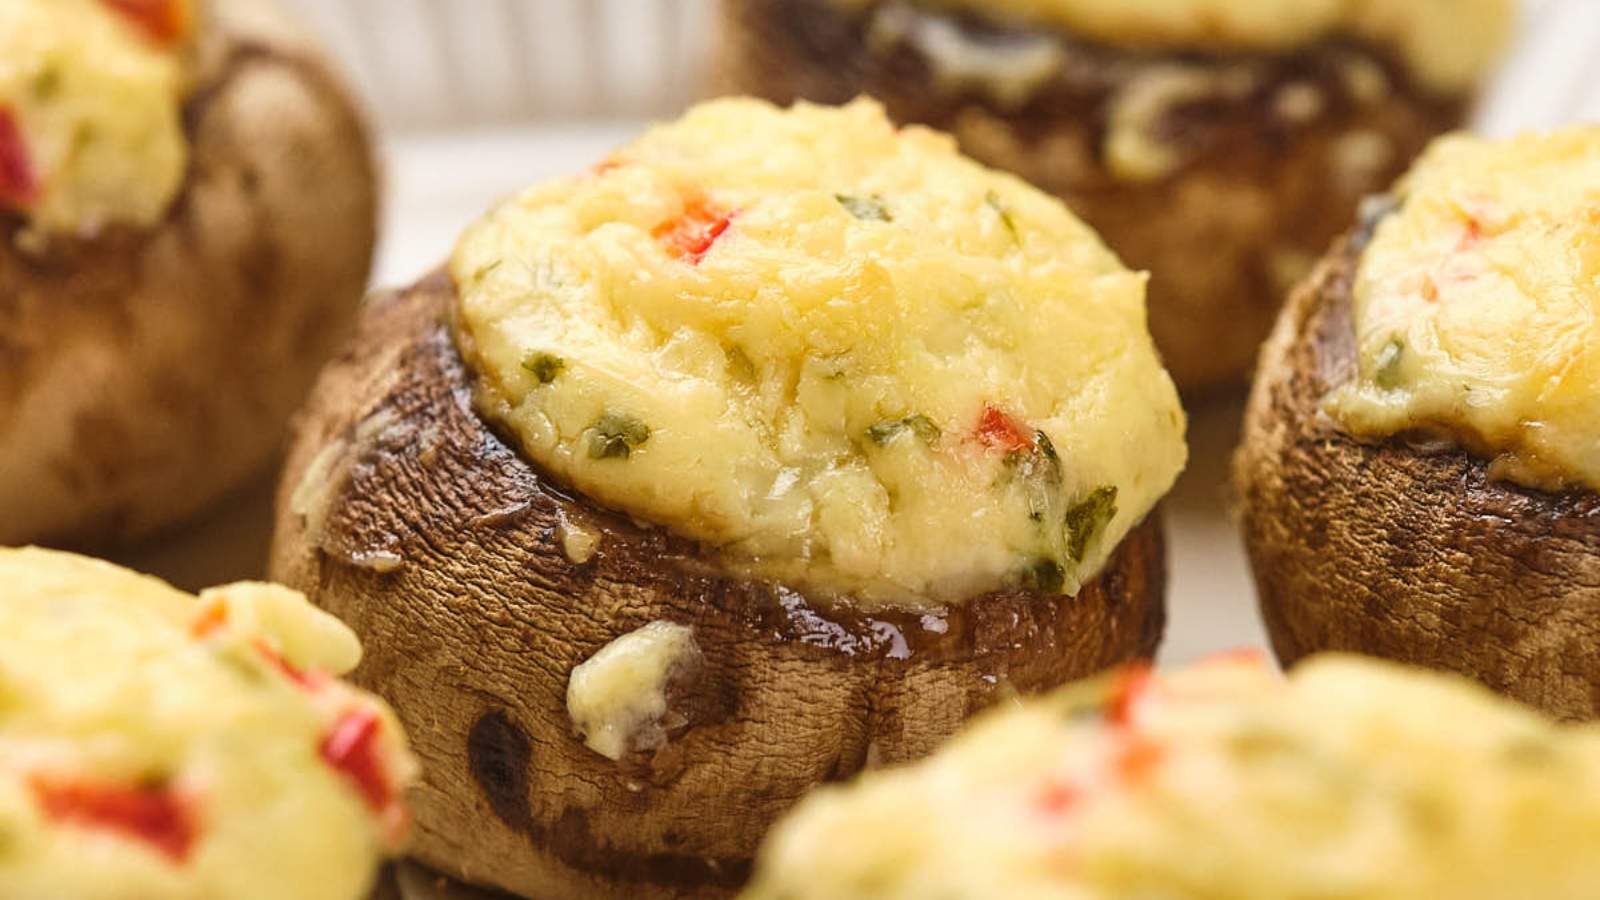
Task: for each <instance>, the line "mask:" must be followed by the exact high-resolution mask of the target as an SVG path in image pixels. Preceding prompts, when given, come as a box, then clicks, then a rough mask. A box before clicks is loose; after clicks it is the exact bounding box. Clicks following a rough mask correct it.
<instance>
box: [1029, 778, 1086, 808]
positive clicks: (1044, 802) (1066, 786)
mask: <svg viewBox="0 0 1600 900" xmlns="http://www.w3.org/2000/svg"><path fill="white" fill-rule="evenodd" d="M1081 800H1083V789H1082V788H1081V787H1079V786H1078V785H1076V784H1070V783H1068V782H1065V781H1051V782H1049V783H1047V784H1045V786H1044V790H1042V791H1040V792H1039V798H1038V800H1037V801H1035V805H1036V806H1037V807H1038V809H1039V811H1040V812H1042V813H1044V814H1045V815H1048V816H1059V815H1061V814H1063V813H1065V812H1067V811H1068V810H1070V809H1072V808H1073V807H1074V806H1077V805H1078V803H1079V801H1081Z"/></svg>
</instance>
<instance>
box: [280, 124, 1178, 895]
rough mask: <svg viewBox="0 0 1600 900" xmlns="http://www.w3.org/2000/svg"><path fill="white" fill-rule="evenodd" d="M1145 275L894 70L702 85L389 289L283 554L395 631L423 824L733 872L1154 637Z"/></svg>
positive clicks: (645, 863) (396, 680)
mask: <svg viewBox="0 0 1600 900" xmlns="http://www.w3.org/2000/svg"><path fill="white" fill-rule="evenodd" d="M1143 298H1144V277H1143V276H1142V275H1139V274H1136V273H1133V272H1130V271H1128V270H1127V269H1125V268H1124V267H1123V266H1122V265H1121V264H1120V263H1119V262H1118V261H1117V259H1116V258H1115V257H1114V256H1113V255H1112V254H1111V253H1110V252H1109V251H1108V250H1107V249H1106V248H1105V247H1104V246H1103V245H1102V244H1101V243H1100V242H1099V241H1098V239H1097V238H1096V237H1095V236H1094V234H1093V233H1092V232H1091V231H1090V230H1089V229H1088V228H1087V227H1085V226H1084V225H1083V224H1081V223H1080V222H1079V221H1078V220H1076V219H1075V218H1073V217H1072V216H1071V214H1070V213H1068V212H1067V211H1066V210H1065V208H1063V207H1062V206H1061V204H1060V203H1059V202H1057V201H1055V200H1053V199H1051V198H1049V197H1046V196H1045V195H1043V194H1041V193H1039V192H1037V191H1035V190H1033V189H1032V188H1030V187H1028V186H1027V185H1025V184H1024V183H1022V182H1021V181H1019V180H1017V179H1015V178H1012V177H1010V176H1006V175H1001V174H998V173H995V172H992V171H989V170H987V169H984V168H982V167H981V166H979V165H977V164H975V163H973V162H971V161H969V160H966V159H965V158H963V157H961V156H960V155H959V154H958V153H957V152H956V151H955V148H954V144H953V142H951V141H950V140H949V139H948V138H946V137H944V136H942V135H939V134H936V133H934V132H931V131H927V130H924V129H921V128H910V129H905V130H897V129H896V128H894V127H893V126H892V125H891V124H890V123H889V122H888V120H887V119H886V118H885V117H884V115H883V113H882V111H881V109H880V108H879V107H878V106H877V105H875V104H873V103H871V102H866V101H862V102H858V103H855V104H852V105H850V106H847V107H843V108H825V107H815V106H808V105H800V106H797V107H796V108H794V109H792V110H782V109H779V108H777V107H773V106H770V105H767V104H765V103H760V102H757V101H749V100H728V101H721V102H716V103H712V104H708V105H705V106H703V107H699V108H696V109H695V110H693V111H691V112H690V113H688V114H687V115H686V116H685V117H684V118H683V119H682V120H680V121H678V122H676V123H673V124H668V125H664V126H661V127H658V128H656V129H653V130H651V131H650V132H648V133H647V134H646V135H644V136H643V137H642V138H640V139H639V140H638V141H636V142H635V143H633V144H630V145H628V146H626V147H623V148H622V149H620V150H618V151H617V152H615V153H614V154H613V155H611V156H610V157H609V158H608V159H605V160H603V161H602V162H600V163H599V164H598V165H596V166H594V167H593V168H592V169H591V170H590V171H588V172H586V173H583V174H580V175H576V176H573V177H569V178H564V179H561V180H558V181H555V182H553V183H550V184H546V185H544V186H541V187H538V188H535V189H533V190H531V191H529V192H527V193H525V194H523V195H521V196H519V197H516V198H514V199H511V200H509V201H507V202H505V203H504V204H502V205H501V206H499V207H498V208H496V209H495V210H493V211H492V212H490V213H489V214H488V215H487V216H485V217H484V218H483V219H482V220H481V221H480V222H478V223H477V224H475V225H474V226H472V227H471V228H470V229H469V230H468V231H467V232H466V234H465V235H464V236H463V237H462V239H461V240H460V242H459V244H458V246H457V247H456V250H455V252H454V254H453V255H452V257H451V258H450V261H449V265H448V267H447V268H446V269H444V270H443V271H440V272H437V273H435V274H433V275H431V276H429V277H427V278H425V279H424V280H422V281H421V282H419V283H418V284H416V285H414V286H412V287H410V288H407V289H405V290H401V291H398V292H394V293H390V294H384V295H381V296H378V297H376V298H374V299H373V300H372V301H371V302H370V303H369V304H368V306H367V309H366V312H365V313H364V316H363V320H362V322H361V325H360V328H359V330H358V334H357V336H356V338H355V340H354V343H353V344H352V345H351V347H350V348H349V349H348V350H347V351H346V352H345V353H344V355H343V356H341V357H340V359H339V360H338V361H337V362H336V363H334V364H333V365H332V366H330V368H329V369H328V370H327V371H326V372H325V374H324V376H323V377H322V379H321V381H320V383H319V385H318V386H317V388H316V390H315V391H314V393H313V399H312V402H311V405H310V407H309V408H308V409H307V410H306V412H305V414H304V416H303V418H302V420H301V422H300V425H299V430H298V435H297V438H296V441H295V444H294V448H293V452H292V454H291V456H290V460H289V465H288V469H287V472H286V473H285V479H284V482H283V487H282V489H281V492H280V508H279V519H278V532H277V537H276V541H275V546H274V553H273V570H274V572H275V573H276V574H277V575H278V576H279V577H281V578H283V579H285V580H286V581H287V582H288V583H290V584H293V585H297V586H300V587H302V588H303V589H305V590H307V591H308V592H309V593H310V594H311V596H313V598H314V599H315V601H316V602H317V603H319V604H321V605H323V606H324V607H326V608H327V609H329V610H332V611H334V612H335V613H336V614H338V615H340V616H341V617H344V618H345V619H346V621H348V622H350V623H351V624H352V625H353V627H355V629H356V630H357V632H358V633H360V634H361V636H362V638H363V642H364V643H365V644H366V646H367V650H368V655H367V659H366V662H365V663H364V664H363V666H362V668H361V670H360V672H359V673H358V675H357V678H358V680H360V681H361V683H363V684H365V685H367V686H368V687H371V688H374V689H376V690H378V691H379V692H381V693H383V694H384V695H385V696H386V697H389V698H390V699H391V700H392V701H394V702H395V703H396V704H397V708H398V709H399V710H400V712H401V716H402V719H403V720H404V721H405V722H406V724H407V727H408V728H409V729H410V730H411V731H412V732H413V733H414V734H415V736H416V742H417V747H418V751H419V754H420V755H421V756H422V758H423V760H424V761H425V763H426V766H427V776H426V787H425V788H424V789H423V790H422V791H421V792H420V794H419V797H418V801H417V806H416V810H417V824H418V829H419V839H418V842H417V853H418V855H419V857H420V858H421V859H422V860H423V861H424V862H426V863H428V864H430V865H433V866H436V867H438V868H440V869H442V870H443V871H445V872H446V873H447V874H451V875H457V876H461V877H463V878H464V879H466V880H468V881H472V882H477V883H480V884H490V885H495V886H498V887H501V888H505V889H508V890H511V891H514V892H517V893H521V894H524V895H529V896H550V895H555V896H597V897H598V896H614V897H654V896H678V895H681V894H683V893H693V894H694V895H695V896H716V895H726V894H727V893H729V892H731V891H732V890H734V889H735V888H736V887H737V886H738V885H739V884H740V883H741V882H742V881H743V879H744V877H745V875H746V873H747V870H748V866H749V860H750V856H751V854H752V853H753V851H754V850H755V847H756V842H757V841H758V840H759V839H760V836H761V834H762V832H763V831H764V830H765V828H766V826H767V825H768V824H769V823H770V822H771V821H772V820H773V819H775V818H776V817H777V816H778V815H779V814H780V813H782V812H783V811H784V810H785V809H787V808H788V807H789V806H790V804H792V803H793V802H794V801H795V800H796V799H797V798H798V797H799V796H800V795H801V794H802V793H804V792H805V791H806V790H808V789H809V788H811V787H813V786H815V785H816V784H818V783H821V782H823V781H828V780H832V779H837V778H842V777H845V776H847V775H849V774H851V773H853V772H855V771H857V770H859V769H861V768H863V767H867V766H871V765H876V764H882V763H895V762H900V761H903V760H907V759H911V758H915V757H917V756H920V755H922V754H924V753H926V752H928V751H929V750H930V749H931V748H932V747H933V746H934V745H935V743H937V742H938V741H939V740H940V739H942V738H943V737H945V736H947V735H948V734H950V733H951V732H952V731H953V730H954V729H955V728H956V727H957V726H958V725H959V723H960V722H961V721H962V720H963V719H964V718H965V717H966V716H967V715H969V714H970V713H972V712H973V711H975V710H977V709H979V708H982V707H984V706H986V705H988V704H989V703H991V702H993V700H994V699H995V698H997V697H998V696H1002V692H1005V691H1011V690H1018V691H1033V690H1039V689H1043V688H1047V687H1051V686H1054V685H1056V684H1060V683H1062V682H1064V681H1067V680H1070V679H1072V678H1075V677H1079V676H1081V675H1084V674H1087V673H1090V672H1095V671H1099V670H1101V669H1104V668H1106V667H1107V666H1110V665H1113V664H1116V663H1118V662H1120V661H1124V660H1128V659H1132V658H1138V657H1147V656H1149V655H1150V654H1151V653H1152V651H1153V650H1154V649H1155V646H1156V643H1157V641H1158V639H1159V637H1160V633H1161V626H1162V622H1163V600H1162V592H1163V579H1164V570H1163V565H1164V561H1163V557H1162V538H1161V531H1160V526H1159V523H1158V521H1157V518H1156V513H1157V510H1156V504H1157V502H1158V500H1159V499H1160V498H1161V496H1162V495H1163V494H1164V493H1165V492H1166V490H1167V489H1168V488H1169V487H1170V486H1171V484H1172V482H1173V479H1174V478H1175V476H1176V474H1177V472H1178V470H1179V469H1180V468H1181V467H1182V465H1183V462H1184V458H1185V449H1184V442H1183V428H1184V420H1183V414H1182V411H1181V410H1180V408H1179V405H1178V402H1177V395H1176V391H1175V389H1174V387H1173V385H1172V382H1171V381H1170V379H1169V378H1168V376H1167V374H1166V373H1165V371H1164V370H1163V369H1162V368H1161V366H1160V363H1159V361H1158V360H1157V357H1156V353H1155V350H1154V347H1153V345H1152V344H1151V341H1150V337H1149V334H1148V332H1147V331H1146V330H1145V327H1144V303H1143Z"/></svg>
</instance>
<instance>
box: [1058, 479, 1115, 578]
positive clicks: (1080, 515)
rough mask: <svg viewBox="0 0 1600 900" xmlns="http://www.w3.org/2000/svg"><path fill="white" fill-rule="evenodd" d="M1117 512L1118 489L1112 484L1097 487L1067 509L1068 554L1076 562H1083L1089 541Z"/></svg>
mask: <svg viewBox="0 0 1600 900" xmlns="http://www.w3.org/2000/svg"><path fill="white" fill-rule="evenodd" d="M1116 514H1117V489H1116V488H1115V487H1114V486H1112V485H1106V486H1105V487H1098V488H1095V489H1094V490H1093V491H1091V492H1089V496H1087V497H1085V498H1083V499H1082V500H1080V501H1078V502H1077V503H1076V504H1074V505H1073V506H1072V508H1071V509H1069V510H1067V518H1066V523H1065V525H1066V532H1067V555H1068V556H1070V557H1072V561H1073V562H1075V563H1081V562H1083V557H1084V554H1085V553H1087V552H1088V550H1089V542H1090V541H1092V540H1094V538H1095V536H1096V535H1098V534H1099V533H1100V531H1101V530H1102V529H1104V528H1105V527H1106V523H1107V522H1110V521H1111V519H1112V517H1113V516H1115V515H1116Z"/></svg>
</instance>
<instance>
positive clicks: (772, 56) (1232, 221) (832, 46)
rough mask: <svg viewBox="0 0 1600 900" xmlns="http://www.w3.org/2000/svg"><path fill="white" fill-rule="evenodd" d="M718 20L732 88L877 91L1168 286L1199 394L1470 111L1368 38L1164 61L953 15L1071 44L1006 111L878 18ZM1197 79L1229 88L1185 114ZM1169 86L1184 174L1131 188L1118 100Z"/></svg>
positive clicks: (1231, 367) (901, 114) (739, 2)
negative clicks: (1375, 203)
mask: <svg viewBox="0 0 1600 900" xmlns="http://www.w3.org/2000/svg"><path fill="white" fill-rule="evenodd" d="M720 18H721V23H722V26H723V27H722V34H721V39H720V41H719V45H718V57H717V64H716V71H715V77H716V81H717V87H718V89H719V90H721V91H723V92H726V93H742V94H750V95H753V96H758V97H763V98H766V99H768V100H772V101H774V102H777V103H788V102H792V101H793V100H796V99H807V100H812V101H816V102H822V103H842V102H844V101H847V100H849V99H850V98H852V97H855V96H858V95H861V94H868V95H871V96H873V97H874V98H876V99H878V100H879V101H881V102H882V103H883V104H884V106H885V107H887V109H888V111H889V114H890V116H891V117H892V118H894V119H895V120H896V121H899V122H916V123H922V124H927V125H931V126H933V127H935V128H938V129H940V130H943V131H948V132H950V133H951V134H953V135H955V137H956V138H957V140H958V141H959V142H960V144H961V149H962V152H964V153H966V154H967V155H969V156H971V157H972V158H974V159H976V160H978V161H979V162H982V163H984V164H985V165H988V166H993V167H995V168H999V169H1004V170H1007V171H1010V172H1014V173H1016V174H1017V175H1020V176H1021V177H1023V178H1024V179H1026V180H1028V181H1029V182H1031V183H1032V184H1034V185H1035V186H1037V187H1039V188H1041V189H1043V190H1045V191H1048V192H1050V193H1052V194H1055V195H1057V196H1059V197H1060V198H1061V199H1062V200H1063V201H1064V202H1065V203H1066V204H1067V206H1068V207H1070V208H1071V209H1072V211H1073V212H1074V213H1076V214H1077V215H1078V216H1080V217H1081V218H1082V219H1083V220H1084V221H1085V222H1087V223H1089V225H1090V226H1091V227H1093V228H1094V229H1095V231H1096V232H1098V233H1099V234H1100V235H1101V237H1103V238H1104V239H1105V242H1106V243H1107V244H1108V245H1109V246H1110V247H1111V248H1112V249H1113V250H1114V251H1115V252H1116V253H1117V255H1118V256H1120V257H1121V258H1122V259H1123V260H1124V261H1125V262H1126V263H1127V264H1128V265H1129V266H1130V267H1133V268H1135V269H1146V270H1149V271H1150V272H1152V273H1154V277H1153V279H1152V281H1151V284H1150V293H1149V306H1150V332H1151V335H1152V336H1153V337H1154V338H1155V341H1156V346H1157V347H1158V348H1159V349H1160V351H1161V355H1162V359H1163V361H1164V363H1165V365H1166V368H1167V370H1168V371H1169V372H1171V373H1172V377H1173V380H1174V381H1175V382H1177V384H1178V387H1179V388H1181V389H1182V390H1183V391H1184V393H1185V394H1186V395H1193V394H1196V393H1201V392H1204V391H1207V390H1208V389H1213V388H1222V387H1225V386H1229V385H1234V384H1242V383H1243V382H1244V380H1245V377H1246V376H1247V375H1248V373H1249V372H1250V369H1251V367H1252V366H1253V365H1254V363H1255V359H1256V353H1257V351H1258V349H1259V347H1260V344H1261V341H1262V340H1263V339H1264V338H1265V337H1266V335H1267V333H1268V332H1269V331H1270V330H1271V328H1272V323H1273V321H1274V319H1275V317H1276V314H1277V311H1278V308H1279V306H1280V305H1281V303H1282V301H1283V298H1284V295H1285V294H1286V292H1287V291H1288V290H1289V289H1290V288H1291V287H1293V286H1294V285H1295V284H1296V283H1297V282H1298V281H1300V280H1301V278H1302V277H1303V276H1304V275H1305V274H1307V272H1308V271H1309V268H1310V266H1311V264H1312V263H1313V262H1314V260H1315V259H1316V258H1317V257H1318V256H1319V255H1320V254H1321V253H1322V251H1323V250H1324V248H1326V247H1327V245H1328V243H1329V242H1330V241H1332V240H1333V239H1334V238H1335V237H1336V236H1338V234H1339V233H1340V232H1341V231H1342V230H1343V229H1344V228H1345V227H1346V226H1347V225H1348V224H1349V222H1350V218H1351V216H1352V214H1353V213H1354V212H1355V209H1356V206H1357V204H1358V203H1359V202H1360V200H1361V198H1362V197H1363V196H1365V195H1366V194H1369V193H1372V192H1375V191H1381V190H1383V189H1384V188H1385V187H1386V186H1387V185H1388V184H1389V183H1390V182H1391V181H1392V180H1393V179H1394V178H1395V177H1396V176H1398V175H1400V174H1401V173H1402V172H1403V171H1404V170H1405V168H1406V166H1407V164H1408V163H1409V162H1410V160H1411V158H1412V157H1413V156H1415V155H1416V154H1417V153H1418V152H1419V151H1421V150H1422V149H1423V147H1425V146H1426V145H1427V143H1428V141H1429V140H1430V139H1431V138H1433V137H1435V136H1437V135H1438V134H1440V133H1443V132H1445V131H1448V130H1450V129H1451V128H1455V127H1458V126H1459V125H1460V124H1461V122H1462V120H1463V117H1464V113H1465V109H1466V106H1467V103H1466V101H1467V99H1468V98H1467V97H1466V96H1464V95H1459V94H1457V95H1449V96H1445V95H1439V94H1434V93H1430V92H1427V91H1425V90H1423V89H1421V88H1420V87H1418V86H1417V85H1416V84H1415V83H1414V81H1413V79H1412V78H1411V77H1410V76H1409V75H1408V74H1407V71H1406V67H1405V66H1404V65H1403V64H1402V63H1401V62H1399V61H1398V60H1397V59H1395V58H1394V57H1393V55H1392V54H1390V53H1388V52H1385V51H1383V50H1382V49H1381V48H1378V47H1375V46H1368V45H1365V44H1362V43H1360V42H1354V41H1343V40H1323V41H1321V42H1319V43H1317V44H1314V45H1312V46H1309V47H1306V48H1300V49H1298V50H1296V51H1295V52H1294V53H1290V54H1287V55H1286V54H1283V53H1262V52H1258V51H1256V52H1253V51H1249V50H1231V51H1224V52H1216V53H1183V52H1174V51H1159V52H1151V51H1148V50H1128V49H1122V48H1117V47H1112V46H1109V45H1104V44H1098V43H1095V42H1093V41H1086V40H1083V39H1082V38H1080V37H1077V36H1073V35H1069V34H1066V33H1064V32H1062V31H1060V30H1059V29H1053V28H1052V27H1051V26H1040V25H1022V26H1018V25H995V24H990V23H986V22H983V21H981V20H979V19H977V18H975V17H974V16H972V15H965V16H959V17H955V19H954V21H955V22H957V25H958V27H959V28H961V29H966V30H968V31H970V32H971V33H972V34H974V35H976V36H977V38H978V40H979V42H980V43H982V42H988V43H989V44H991V45H997V46H998V45H1002V44H1004V43H1006V42H1013V43H1014V42H1017V41H1032V40H1036V39H1037V38H1039V37H1040V36H1041V35H1043V36H1047V37H1048V38H1049V40H1050V41H1052V42H1055V41H1059V42H1060V43H1059V46H1061V47H1062V48H1064V49H1062V50H1061V57H1060V61H1059V63H1058V65H1057V67H1056V69H1055V70H1054V74H1050V75H1049V76H1048V77H1042V78H1041V80H1040V81H1039V82H1038V84H1036V85H1032V86H1031V87H1030V91H1031V93H1030V94H1028V95H1027V96H1026V98H1025V99H1021V100H1018V99H1011V100H1007V99H1006V98H1004V97H995V96H992V95H991V93H990V92H986V91H984V90H980V89H978V88H976V87H973V86H972V85H970V84H957V85H953V86H951V85H945V84H941V81H940V78H939V77H938V75H939V73H938V71H937V67H936V66H935V65H934V64H933V63H932V62H931V61H930V60H929V59H928V58H927V57H926V56H925V55H924V54H923V53H922V52H919V51H918V50H916V49H914V48H913V47H911V46H910V45H908V44H899V45H896V46H894V47H893V48H891V49H890V50H888V51H886V50H884V49H883V48H882V47H881V46H879V45H878V43H877V42H879V41H880V40H881V37H880V36H879V35H877V34H876V33H875V32H874V30H873V28H872V26H871V25H870V24H869V22H868V21H867V17H866V16H865V15H864V14H861V13H858V12H851V11H848V10H846V9H844V8H843V4H838V3H834V2H830V0H721V2H720ZM1344 65H1349V66H1352V67H1358V68H1353V69H1351V70H1349V71H1347V70H1345V69H1343V68H1341V67H1342V66H1344ZM1189 70H1192V71H1193V72H1194V73H1195V74H1197V75H1198V79H1199V80H1200V81H1203V82H1212V83H1214V84H1215V85H1216V87H1214V88H1211V89H1209V92H1207V90H1204V89H1203V90H1202V96H1201V98H1200V102H1193V100H1194V98H1190V101H1191V102H1188V103H1183V102H1177V101H1180V100H1182V99H1183V92H1185V91H1188V90H1190V87H1189V86H1188V82H1189V81H1190V80H1191V79H1190V78H1189V77H1188V74H1187V73H1188V71H1189ZM1350 72H1357V73H1359V75H1352V74H1350ZM1241 76H1242V77H1243V78H1244V79H1245V80H1246V89H1245V90H1243V92H1242V93H1239V92H1237V91H1235V89H1234V88H1233V87H1231V86H1230V85H1233V84H1235V83H1238V82H1239V81H1240V78H1241ZM1374 79H1375V81H1374ZM1251 80H1253V81H1251ZM1369 83H1370V84H1375V85H1376V86H1375V87H1372V86H1369ZM1169 86H1170V90H1171V91H1172V92H1173V95H1174V97H1175V101H1174V102H1173V103H1172V104H1171V106H1172V108H1170V109H1166V110H1165V111H1164V112H1163V113H1161V114H1160V115H1158V116H1155V117H1154V121H1152V122H1151V123H1150V127H1148V128H1147V129H1144V131H1146V132H1147V133H1148V134H1150V135H1153V136H1154V139H1153V140H1152V143H1153V144H1154V149H1155V151H1156V152H1157V153H1161V152H1170V153H1172V154H1175V156H1176V158H1175V161H1174V163H1173V165H1172V166H1171V168H1170V171H1166V172H1164V173H1162V174H1159V175H1154V176H1147V177H1139V178H1128V177H1122V176H1119V175H1118V174H1117V173H1116V172H1115V171H1113V167H1112V166H1110V165H1108V164H1107V160H1106V158H1105V156H1106V151H1105V148H1104V147H1103V146H1102V144H1103V143H1104V140H1105V135H1106V132H1107V128H1108V120H1110V119H1112V118H1114V117H1115V115H1116V107H1117V106H1118V97H1119V95H1122V96H1126V97H1129V98H1130V105H1131V104H1132V100H1131V98H1133V97H1134V95H1136V94H1145V95H1151V96H1159V95H1160V94H1161V93H1163V92H1164V91H1167V90H1169ZM1308 89H1309V90H1310V91H1312V92H1313V94H1312V96H1311V98H1310V100H1309V101H1308V100H1305V99H1304V97H1305V91H1306V90H1308ZM1297 94H1298V95H1299V96H1296V95H1297ZM1306 105H1309V106H1310V110H1309V111H1310V114H1309V115H1305V113H1304V112H1303V111H1301V110H1300V109H1298V108H1297V107H1298V106H1306ZM1302 116H1304V118H1303V119H1302V118H1301V117H1302Z"/></svg>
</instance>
